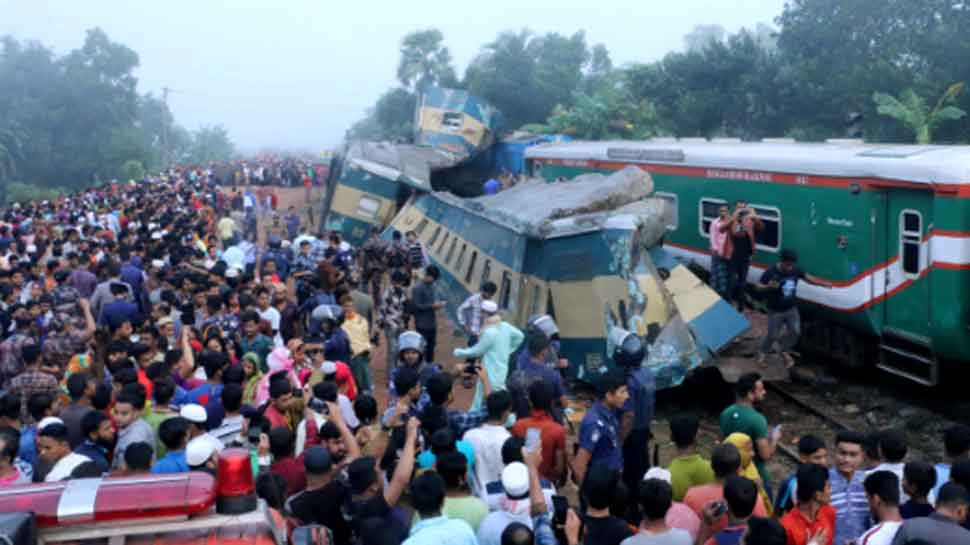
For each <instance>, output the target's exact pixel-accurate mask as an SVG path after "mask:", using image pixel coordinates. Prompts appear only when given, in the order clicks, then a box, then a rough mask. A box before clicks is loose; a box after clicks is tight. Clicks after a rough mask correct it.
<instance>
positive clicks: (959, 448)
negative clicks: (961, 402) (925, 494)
mask: <svg viewBox="0 0 970 545" xmlns="http://www.w3.org/2000/svg"><path fill="white" fill-rule="evenodd" d="M943 450H944V451H945V454H946V461H945V462H944V463H940V464H936V486H934V487H933V491H932V492H931V493H930V496H929V501H930V503H935V500H936V497H937V495H938V494H939V493H940V489H941V488H943V485H944V484H946V483H947V482H948V481H949V480H950V467H951V465H952V464H954V463H956V462H958V461H959V460H962V459H965V458H967V457H970V426H967V425H966V424H955V425H953V426H950V427H949V428H947V429H945V430H944V431H943Z"/></svg>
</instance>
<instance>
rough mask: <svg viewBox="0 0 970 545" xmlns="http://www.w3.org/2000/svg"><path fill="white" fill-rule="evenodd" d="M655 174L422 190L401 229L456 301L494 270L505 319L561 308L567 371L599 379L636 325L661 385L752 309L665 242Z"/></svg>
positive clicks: (738, 328)
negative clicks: (614, 333)
mask: <svg viewBox="0 0 970 545" xmlns="http://www.w3.org/2000/svg"><path fill="white" fill-rule="evenodd" d="M652 191H653V183H652V181H651V178H650V175H649V174H647V173H646V172H643V171H642V170H639V169H635V168H631V169H627V170H624V171H621V172H618V173H616V174H613V175H611V176H604V175H589V176H580V177H579V178H577V179H576V180H573V181H570V182H568V183H563V184H548V183H545V182H543V181H541V180H529V181H526V182H523V183H520V184H518V185H516V186H514V187H512V188H510V189H508V190H506V191H503V192H501V193H499V194H497V195H493V196H486V197H479V198H475V199H460V198H458V197H455V196H454V195H451V194H447V193H426V194H420V195H416V196H415V197H414V198H412V199H411V200H410V201H409V202H408V204H407V205H406V206H405V207H404V208H403V209H402V210H401V212H400V213H399V214H398V215H397V216H396V217H395V218H394V220H393V222H392V223H391V225H390V227H389V228H388V230H387V231H386V232H385V236H389V234H390V232H392V231H393V230H398V231H401V232H407V231H414V232H415V233H416V234H417V235H418V237H419V239H420V240H421V241H422V243H423V244H424V246H425V248H426V251H427V254H428V257H429V259H430V260H431V261H432V262H433V263H434V264H436V265H437V266H438V267H439V268H440V270H441V273H442V274H441V279H440V280H439V289H440V290H443V292H444V293H443V295H445V297H444V298H445V299H446V300H447V301H448V302H449V303H448V304H449V305H450V306H449V307H448V309H447V310H448V312H449V314H451V315H452V317H454V314H455V311H456V308H457V304H458V303H460V302H461V301H463V300H464V299H465V298H466V297H468V296H469V295H470V294H472V293H476V292H477V291H478V290H479V289H480V287H481V285H482V284H483V283H484V282H486V281H489V280H491V281H492V282H494V283H495V284H496V285H497V286H498V288H499V291H498V294H497V300H496V302H497V303H498V304H499V307H500V308H501V309H502V312H503V315H504V317H505V319H506V320H508V321H510V322H511V323H514V324H516V325H518V326H525V324H526V323H527V321H528V320H529V318H530V317H532V316H535V315H539V314H549V315H551V316H553V317H554V318H555V320H556V322H557V323H558V325H559V331H560V341H561V350H560V352H561V353H560V355H561V356H562V357H564V358H566V359H568V360H569V362H570V366H569V368H568V370H567V378H569V379H571V380H577V381H581V382H586V383H590V384H595V383H596V382H597V376H598V375H599V374H601V373H603V372H605V371H606V370H607V369H609V368H610V367H612V366H613V363H612V362H611V361H610V358H609V357H608V354H609V353H610V352H611V347H609V346H608V344H609V342H608V338H609V332H610V331H611V330H613V328H616V327H620V328H624V329H629V330H630V331H632V332H635V333H636V334H638V335H639V336H641V337H642V338H643V339H644V340H645V341H646V343H647V344H648V345H649V351H648V354H647V356H646V357H645V360H644V362H645V365H648V366H649V367H650V368H651V369H652V370H653V371H654V374H655V376H656V379H657V387H658V388H665V387H670V386H676V385H678V384H680V382H681V381H682V380H683V378H684V376H685V375H686V374H687V372H689V371H690V370H691V369H693V368H694V367H696V366H698V365H700V364H701V363H703V362H705V361H708V360H709V359H710V358H711V357H712V355H713V354H714V353H716V352H717V351H718V350H719V349H721V348H722V347H724V346H725V345H727V344H728V343H730V341H731V340H732V339H734V338H735V337H736V336H737V335H739V334H741V333H742V332H743V331H745V330H747V329H748V327H749V324H748V322H747V320H745V318H744V317H743V316H741V315H740V314H738V313H737V312H735V311H734V309H733V308H732V307H731V306H730V305H728V304H727V303H726V302H724V301H723V300H722V299H720V298H719V297H718V295H717V294H716V293H715V292H714V291H712V290H711V289H710V288H709V287H707V286H706V285H705V284H704V283H703V282H702V281H701V280H699V279H698V278H697V277H696V276H694V275H693V274H692V273H691V272H690V271H689V270H688V269H687V267H685V266H684V265H682V264H680V263H679V262H677V261H676V260H675V259H674V258H673V256H672V255H670V254H669V253H668V252H667V251H666V250H665V249H664V247H663V245H662V241H663V238H664V236H665V233H666V227H665V225H666V223H667V219H666V218H668V217H669V215H670V210H669V209H668V205H667V202H666V201H665V200H663V199H658V198H655V197H652V196H651V193H652Z"/></svg>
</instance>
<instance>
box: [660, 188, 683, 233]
mask: <svg viewBox="0 0 970 545" xmlns="http://www.w3.org/2000/svg"><path fill="white" fill-rule="evenodd" d="M655 195H657V198H659V199H662V200H664V201H666V202H667V203H668V205H669V206H668V207H667V217H666V218H665V221H664V223H665V225H666V226H667V230H668V231H676V230H677V225H678V224H679V223H680V218H679V214H678V213H677V195H675V194H673V193H662V192H658V193H655Z"/></svg>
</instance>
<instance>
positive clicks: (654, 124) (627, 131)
mask: <svg viewBox="0 0 970 545" xmlns="http://www.w3.org/2000/svg"><path fill="white" fill-rule="evenodd" d="M549 128H550V129H552V131H553V132H558V133H563V134H569V135H571V136H575V137H577V138H581V139H584V140H603V139H611V138H612V139H622V138H633V139H642V138H650V137H652V136H657V135H659V134H661V133H662V132H663V131H662V130H661V127H660V123H659V121H658V119H657V112H656V110H655V109H654V107H653V106H652V105H651V104H650V103H649V102H647V101H646V100H640V101H637V100H635V99H634V98H633V97H632V96H631V95H630V94H629V92H628V91H627V90H626V89H625V88H624V87H623V86H622V85H620V84H619V83H618V82H617V83H614V84H612V85H609V84H604V85H601V86H600V87H599V88H598V89H597V90H596V91H595V92H594V93H593V94H592V95H590V94H586V93H577V94H576V96H575V98H574V105H573V107H571V108H568V109H567V108H565V107H563V106H557V107H556V108H555V110H553V114H552V116H551V117H550V118H549Z"/></svg>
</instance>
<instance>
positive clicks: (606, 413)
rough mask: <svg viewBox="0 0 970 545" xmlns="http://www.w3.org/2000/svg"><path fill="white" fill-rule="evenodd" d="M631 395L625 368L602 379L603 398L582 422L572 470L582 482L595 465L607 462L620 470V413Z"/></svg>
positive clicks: (612, 467) (621, 465)
mask: <svg viewBox="0 0 970 545" xmlns="http://www.w3.org/2000/svg"><path fill="white" fill-rule="evenodd" d="M629 397H630V394H629V391H628V390H627V385H626V377H624V376H623V373H622V372H619V371H610V372H608V373H606V374H605V375H603V377H602V378H601V379H600V399H599V400H598V401H597V402H596V403H594V404H593V407H592V408H591V409H590V410H589V411H588V412H587V413H586V416H584V417H583V422H582V423H581V424H580V425H579V452H577V453H576V458H575V459H574V460H573V472H574V473H575V475H576V480H577V481H579V483H580V484H581V483H582V482H583V479H585V478H586V470H587V469H589V468H590V467H592V466H595V465H604V466H606V467H608V468H610V469H615V470H617V471H619V470H621V469H622V468H623V451H622V450H621V444H620V421H619V414H620V411H621V410H622V408H623V405H624V404H625V403H626V400H627V399H628V398H629Z"/></svg>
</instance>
